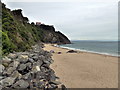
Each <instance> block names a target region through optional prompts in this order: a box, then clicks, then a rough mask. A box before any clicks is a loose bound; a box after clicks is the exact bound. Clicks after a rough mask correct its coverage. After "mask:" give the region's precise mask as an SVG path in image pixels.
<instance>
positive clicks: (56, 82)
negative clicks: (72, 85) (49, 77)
mask: <svg viewBox="0 0 120 90" xmlns="http://www.w3.org/2000/svg"><path fill="white" fill-rule="evenodd" d="M49 83H50V84H55V85H59V84H61V82H59V81H50V82H49Z"/></svg>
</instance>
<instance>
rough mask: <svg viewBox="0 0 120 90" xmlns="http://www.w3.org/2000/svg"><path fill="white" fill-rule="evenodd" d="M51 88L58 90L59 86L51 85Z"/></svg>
mask: <svg viewBox="0 0 120 90" xmlns="http://www.w3.org/2000/svg"><path fill="white" fill-rule="evenodd" d="M49 88H52V89H56V88H58V86H57V85H55V84H50V87H49Z"/></svg>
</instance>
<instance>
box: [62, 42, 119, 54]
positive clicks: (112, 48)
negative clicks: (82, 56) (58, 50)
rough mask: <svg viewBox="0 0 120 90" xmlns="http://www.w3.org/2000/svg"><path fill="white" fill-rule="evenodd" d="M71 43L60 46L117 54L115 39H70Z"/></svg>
mask: <svg viewBox="0 0 120 90" xmlns="http://www.w3.org/2000/svg"><path fill="white" fill-rule="evenodd" d="M72 43H73V44H66V45H60V47H63V48H69V49H77V50H81V51H87V52H94V53H100V54H107V55H112V56H118V42H117V41H72ZM119 48H120V47H119Z"/></svg>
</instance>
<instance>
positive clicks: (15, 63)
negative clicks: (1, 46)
mask: <svg viewBox="0 0 120 90" xmlns="http://www.w3.org/2000/svg"><path fill="white" fill-rule="evenodd" d="M19 64H20V62H18V61H16V60H14V61H13V62H12V63H10V64H9V67H14V68H15V69H16V68H17V67H18V65H19Z"/></svg>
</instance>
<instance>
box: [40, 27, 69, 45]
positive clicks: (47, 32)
mask: <svg viewBox="0 0 120 90" xmlns="http://www.w3.org/2000/svg"><path fill="white" fill-rule="evenodd" d="M40 28H41V29H42V30H43V35H44V38H43V42H45V43H57V44H70V43H71V42H70V40H69V39H68V38H67V37H66V36H65V35H64V34H62V33H61V32H60V31H55V28H54V27H53V26H49V25H40Z"/></svg>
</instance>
